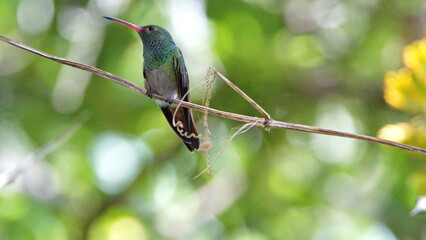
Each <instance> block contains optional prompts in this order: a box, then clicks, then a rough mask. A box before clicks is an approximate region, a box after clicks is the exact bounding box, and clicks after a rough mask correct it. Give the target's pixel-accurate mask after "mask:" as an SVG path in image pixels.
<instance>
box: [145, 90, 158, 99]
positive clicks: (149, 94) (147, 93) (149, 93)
mask: <svg viewBox="0 0 426 240" xmlns="http://www.w3.org/2000/svg"><path fill="white" fill-rule="evenodd" d="M153 94H157V92H155V91H152V90H151V89H149V90H146V96H147V97H149V98H152V95H153Z"/></svg>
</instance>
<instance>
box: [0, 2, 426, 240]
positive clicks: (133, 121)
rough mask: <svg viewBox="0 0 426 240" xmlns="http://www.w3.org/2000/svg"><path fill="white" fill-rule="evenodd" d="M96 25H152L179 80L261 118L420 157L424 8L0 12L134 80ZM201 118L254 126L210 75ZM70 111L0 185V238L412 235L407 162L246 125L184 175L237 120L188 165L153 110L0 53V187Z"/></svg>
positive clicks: (115, 29) (111, 35) (417, 188)
mask: <svg viewBox="0 0 426 240" xmlns="http://www.w3.org/2000/svg"><path fill="white" fill-rule="evenodd" d="M104 15H108V16H112V17H118V18H121V19H124V20H127V21H130V22H133V23H135V24H138V25H146V24H157V25H161V26H163V27H165V28H167V29H168V30H170V32H171V33H172V35H173V36H174V39H175V41H176V43H177V45H178V46H179V47H180V48H181V49H182V51H183V53H184V57H185V60H186V64H187V67H188V70H189V74H190V78H191V84H195V83H196V82H198V81H200V80H202V79H203V77H204V75H205V73H206V71H207V69H208V67H210V66H212V67H215V68H216V69H217V70H219V71H221V72H222V73H223V74H224V75H226V76H227V77H228V78H229V79H231V80H232V81H233V82H234V83H236V84H237V85H238V86H239V87H240V88H241V89H243V90H244V91H245V92H246V93H247V94H248V95H250V96H251V97H252V98H253V99H255V100H256V101H257V102H258V103H259V104H260V105H261V106H262V107H263V108H264V109H266V110H267V111H268V112H269V113H270V114H271V115H272V116H273V118H274V119H277V120H283V121H288V122H294V123H301V124H308V125H314V126H318V127H325V128H331V129H336V130H343V131H348V132H354V133H362V134H366V135H371V136H381V137H384V138H387V139H390V140H395V141H399V142H404V143H408V144H412V145H416V146H420V147H426V143H425V141H426V126H425V121H426V119H425V116H426V110H425V109H426V42H425V41H423V42H415V41H416V40H420V39H421V38H423V37H424V35H425V32H426V31H425V30H426V2H425V1H424V0H409V1H407V0H357V1H349V0H286V1H279V0H205V1H202V0H180V1H172V0H169V1H167V0H155V1H154V0H151V1H148V0H78V1H65V0H15V1H12V0H3V1H0V16H1V18H0V34H1V35H3V36H7V37H9V38H12V39H14V40H17V41H20V42H23V43H25V44H27V45H30V46H32V47H35V48H37V49H40V50H42V51H45V52H48V53H50V54H53V55H57V56H61V57H65V58H68V59H71V60H74V61H79V62H83V63H86V64H90V65H94V66H96V67H99V68H101V69H104V70H106V71H110V72H112V73H114V74H117V75H119V76H121V77H124V78H126V79H128V80H130V81H132V82H135V83H137V84H139V85H143V80H142V71H141V65H142V55H141V53H142V45H141V41H140V40H139V37H138V35H137V34H136V33H135V32H133V31H132V30H131V29H128V28H125V27H124V26H122V25H119V24H116V23H113V22H110V21H107V20H105V19H103V18H102V16H104ZM406 46H408V47H406ZM202 96H203V87H202V86H200V87H198V88H196V89H195V90H194V92H192V100H193V102H195V103H201V101H202ZM211 106H212V107H214V108H218V109H222V110H227V111H231V112H237V113H242V114H247V115H254V116H259V114H258V113H257V112H256V110H254V109H253V108H252V107H251V106H250V105H249V104H248V103H246V102H245V101H244V100H242V98H241V97H240V96H238V95H237V94H236V93H234V92H233V91H232V90H230V89H229V88H228V87H227V86H226V85H225V84H224V83H222V82H220V81H219V80H216V81H215V82H214V85H213V89H212V99H211ZM84 111H85V112H89V113H90V114H91V118H90V119H89V120H88V121H86V122H85V123H84V124H83V126H82V127H81V128H80V129H79V130H78V131H77V132H76V133H75V134H74V135H73V137H72V138H71V139H69V140H68V141H66V142H65V143H64V144H62V145H61V146H60V147H59V148H58V149H57V150H55V151H53V152H52V153H51V154H50V155H48V156H47V157H46V158H44V159H43V160H42V161H40V162H38V163H36V164H34V165H32V166H31V167H30V168H29V170H28V171H26V172H25V173H24V174H22V175H21V176H20V177H18V178H17V179H16V181H15V182H13V183H12V184H10V185H8V186H6V187H5V188H3V189H1V190H0V239H2V240H9V239H13V240H16V239H25V240H27V239H28V240H29V239H34V240H39V239H40V240H41V239H55V240H67V239H90V240H101V239H102V240H104V239H107V240H132V239H139V240H140V239H142V240H143V239H232V240H243V239H244V240H263V239H287V240H292V239H294V240H300V239H315V240H323V239H363V240H366V239H375V240H388V239H390V240H394V239H407V240H409V239H426V230H425V227H424V226H425V223H426V218H425V216H423V215H418V216H416V217H410V216H409V213H410V210H411V209H412V208H413V207H414V204H415V200H416V197H417V196H420V195H424V194H426V165H425V161H424V160H426V159H425V156H423V155H420V154H414V153H411V152H408V151H404V150H399V149H393V148H390V147H383V146H380V145H377V144H374V143H368V142H361V141H355V140H348V139H341V138H337V137H330V136H320V135H314V134H308V133H299V132H292V131H284V130H278V129H272V130H271V131H270V132H265V131H263V130H262V129H260V128H252V129H250V130H249V131H247V132H245V133H244V134H241V135H239V136H237V137H236V138H235V139H234V140H233V141H232V143H231V144H230V145H229V146H228V147H227V148H226V150H225V151H224V153H223V154H222V155H221V156H220V158H219V159H218V161H217V162H216V164H215V165H214V166H213V168H212V173H211V176H202V177H200V178H198V179H196V180H191V177H193V176H194V175H196V174H197V173H199V172H200V171H201V170H202V169H203V168H204V167H205V165H206V161H207V156H208V155H210V156H211V158H213V157H214V156H215V155H216V154H217V152H218V151H219V150H220V148H221V147H222V146H223V145H224V144H225V142H226V141H227V138H228V137H229V136H230V135H232V134H233V133H234V132H235V131H236V129H238V127H240V126H241V123H237V122H233V121H229V120H225V119H221V118H218V117H213V116H212V117H209V119H208V120H209V130H210V131H211V133H212V134H213V135H212V136H211V144H212V146H213V147H212V149H211V150H210V151H209V152H206V153H189V152H188V151H187V149H186V148H185V147H184V145H183V144H182V143H181V141H180V140H179V138H178V137H176V136H175V135H174V132H173V131H172V130H171V129H170V128H169V126H168V124H167V122H166V121H165V119H164V118H163V116H162V113H161V111H160V110H159V109H158V108H157V106H156V104H155V103H154V101H152V100H150V99H148V98H146V97H144V96H142V95H139V94H137V93H135V92H133V91H131V90H129V89H127V88H124V87H122V86H120V85H117V84H115V83H113V82H111V81H109V80H105V79H102V78H100V77H97V76H93V75H91V74H88V73H86V72H83V71H80V70H75V69H71V68H69V67H66V66H62V65H60V64H58V63H55V62H52V61H49V60H46V59H43V58H41V57H38V56H35V55H32V54H30V53H28V52H24V51H22V50H19V49H17V48H14V47H12V46H10V45H7V44H5V43H0V171H1V172H0V174H1V173H4V172H7V171H9V170H10V169H14V168H15V167H19V166H22V164H25V160H26V159H27V158H28V156H31V154H32V153H34V152H35V151H37V149H40V148H41V147H42V146H43V145H45V144H46V143H47V142H49V141H50V140H51V139H53V138H54V137H55V136H56V135H57V134H59V133H60V132H61V131H62V130H63V129H65V128H66V127H67V126H69V125H70V123H71V122H72V121H73V119H75V117H76V116H78V115H79V114H80V113H81V112H84ZM195 117H196V119H198V126H199V128H200V129H202V114H201V113H195ZM204 134H205V133H204Z"/></svg>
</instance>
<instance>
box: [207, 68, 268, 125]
mask: <svg viewBox="0 0 426 240" xmlns="http://www.w3.org/2000/svg"><path fill="white" fill-rule="evenodd" d="M213 71H214V73H215V74H216V75H217V76H218V77H219V78H220V79H222V80H223V81H224V82H225V83H226V84H228V86H230V87H231V88H232V89H234V91H235V92H237V93H238V94H240V96H242V97H243V98H244V99H245V100H246V101H247V102H249V103H250V104H251V105H252V106H253V107H254V108H256V109H257V110H258V111H259V112H260V113H261V114H262V115H263V117H264V118H265V121H264V126H265V130H269V126H268V125H269V123H270V121H271V120H272V118H271V116H270V115H269V113H267V112H266V111H265V110H264V109H263V108H262V107H261V106H260V105H259V104H257V103H256V102H255V101H254V100H253V99H251V97H249V96H248V95H247V94H245V92H243V91H242V90H241V89H240V88H239V87H237V86H236V85H235V84H234V83H233V82H231V81H230V80H229V79H228V78H226V77H225V76H223V75H222V73H220V72H218V71H216V70H215V69H213Z"/></svg>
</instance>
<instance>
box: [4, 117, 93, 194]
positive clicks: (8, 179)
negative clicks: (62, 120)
mask: <svg viewBox="0 0 426 240" xmlns="http://www.w3.org/2000/svg"><path fill="white" fill-rule="evenodd" d="M87 119H88V115H87V114H85V113H83V114H82V115H80V116H79V117H77V118H76V119H75V120H74V121H73V122H72V123H71V124H70V125H69V126H68V127H67V128H66V129H65V130H63V131H62V132H61V133H60V134H58V135H57V136H56V137H55V138H54V139H52V140H50V141H49V142H48V143H46V144H45V145H44V146H42V147H41V148H40V149H38V150H37V151H36V152H34V153H33V154H31V155H30V156H29V157H28V158H27V159H26V160H25V161H24V163H23V164H22V165H21V166H18V167H17V168H15V169H11V170H10V171H6V172H3V173H2V174H0V189H2V188H3V187H5V186H6V185H8V184H10V183H12V182H13V181H15V180H16V178H17V177H19V176H20V175H21V174H22V173H24V172H25V171H27V170H28V169H29V168H30V167H31V166H33V165H34V164H35V163H37V162H38V161H40V160H41V159H43V158H45V157H46V156H47V155H48V154H49V153H51V152H52V151H53V150H55V149H56V148H57V147H59V146H60V145H62V144H63V143H64V142H66V141H67V140H68V139H70V138H71V136H72V135H73V134H74V132H75V131H76V130H77V129H78V128H79V127H80V126H81V124H83V122H85V121H86V120H87Z"/></svg>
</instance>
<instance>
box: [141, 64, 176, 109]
mask: <svg viewBox="0 0 426 240" xmlns="http://www.w3.org/2000/svg"><path fill="white" fill-rule="evenodd" d="M145 77H146V78H145V87H146V88H147V89H148V90H151V91H153V92H154V93H158V94H159V95H161V96H163V97H167V98H176V99H179V98H178V96H179V94H178V86H177V82H176V79H175V76H174V74H173V73H167V72H165V71H163V70H161V69H153V70H148V69H147V70H145ZM157 103H158V104H159V105H160V106H161V105H164V104H165V103H164V102H162V101H157Z"/></svg>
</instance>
